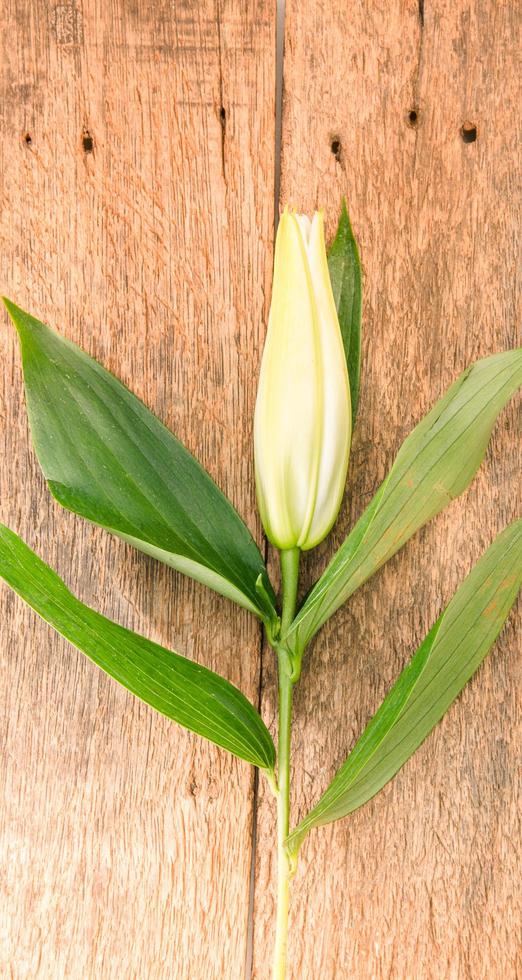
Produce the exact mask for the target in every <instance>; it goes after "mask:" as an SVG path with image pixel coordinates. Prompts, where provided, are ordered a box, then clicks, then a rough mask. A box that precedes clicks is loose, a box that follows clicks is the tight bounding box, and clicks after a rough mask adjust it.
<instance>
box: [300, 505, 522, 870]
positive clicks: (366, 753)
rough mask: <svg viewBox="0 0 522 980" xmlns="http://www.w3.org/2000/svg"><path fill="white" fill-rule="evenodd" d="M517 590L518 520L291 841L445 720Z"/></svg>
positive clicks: (359, 795)
mask: <svg viewBox="0 0 522 980" xmlns="http://www.w3.org/2000/svg"><path fill="white" fill-rule="evenodd" d="M521 585H522V520H518V521H515V522H514V523H513V524H511V525H509V527H507V528H506V529H505V530H504V531H503V532H502V534H500V535H499V536H498V537H497V538H496V540H495V541H494V542H493V544H492V545H491V547H490V548H488V550H487V551H486V553H485V554H484V555H483V556H482V558H481V559H480V560H479V561H478V562H477V564H476V565H475V567H474V568H473V569H472V571H471V572H470V574H469V575H468V577H467V578H466V579H465V581H464V582H463V583H462V585H461V586H460V588H459V589H458V591H457V592H456V593H455V595H454V596H453V599H452V600H451V602H450V603H449V605H448V606H447V607H446V609H445V611H444V612H443V614H442V616H441V617H440V618H439V619H438V620H437V622H436V623H435V625H434V626H433V627H432V629H431V630H430V632H429V633H428V635H427V637H426V639H425V640H424V642H423V643H422V644H421V646H420V647H419V649H418V650H417V652H416V653H415V654H414V656H413V658H412V660H411V662H410V663H409V665H408V666H407V667H406V669H405V670H404V671H403V672H402V674H401V675H400V677H399V679H398V681H397V682H396V684H395V685H394V687H393V688H392V689H391V691H390V693H389V694H388V695H387V697H386V698H385V699H384V701H383V703H382V704H381V706H380V708H379V709H378V711H377V713H376V714H375V715H374V717H373V718H372V720H371V721H370V723H369V725H368V726H367V728H366V729H365V731H364V732H363V734H362V735H361V737H360V739H359V741H358V742H357V743H356V745H355V747H354V748H353V749H352V751H351V753H350V755H349V756H348V758H347V760H346V762H345V763H344V765H343V766H341V768H340V769H339V771H338V772H337V774H336V775H335V776H334V778H333V780H332V782H331V783H330V785H329V787H328V789H327V790H326V791H325V793H324V794H323V796H322V797H321V799H320V800H319V802H318V803H317V805H316V806H315V807H314V808H313V810H311V812H310V813H309V814H308V816H306V817H305V818H304V820H303V821H302V822H301V823H300V824H299V826H298V827H297V828H296V830H295V831H294V832H293V833H292V834H291V835H290V837H289V839H288V846H289V849H290V851H292V852H293V853H295V852H296V851H297V850H298V848H299V845H300V843H301V841H302V840H303V838H304V836H305V835H306V834H307V833H308V831H309V830H310V829H311V828H312V827H317V826H320V825H321V824H326V823H330V822H331V821H332V820H339V819H340V818H341V817H345V816H346V815H347V814H349V813H351V812H352V811H353V810H356V809H357V808H358V807H360V806H362V805H363V804H364V803H366V802H367V801H368V800H370V799H371V798H372V796H374V795H375V794H376V793H377V792H378V791H379V790H380V789H381V788H382V787H383V786H384V785H385V783H387V782H388V780H389V779H391V778H392V776H394V775H395V773H396V772H397V771H398V770H399V769H400V768H401V766H402V765H404V763H405V762H406V760H407V759H409V758H410V756H411V755H413V753H414V752H415V750H416V749H417V748H418V746H419V745H420V744H421V742H422V741H423V740H424V739H425V738H426V736H427V735H428V734H429V732H430V731H431V729H432V728H433V727H434V726H435V725H436V724H437V722H438V721H440V719H441V718H442V716H443V715H444V714H445V712H446V711H447V710H448V708H449V706H450V705H451V703H452V702H453V701H454V700H455V698H456V697H457V695H458V694H459V692H460V691H461V690H462V688H463V687H464V685H465V684H466V682H467V681H468V680H469V678H470V677H471V675H472V674H473V673H474V671H475V670H476V669H477V667H478V666H479V664H480V663H481V662H482V660H483V659H484V657H485V656H486V654H487V653H488V651H489V650H490V649H491V647H492V645H493V643H494V642H495V640H496V638H497V636H498V634H499V632H500V630H501V629H502V626H503V624H504V622H505V620H506V617H507V615H508V613H509V610H510V609H511V606H512V604H513V602H514V600H515V598H516V596H517V593H518V590H519V589H520V586H521Z"/></svg>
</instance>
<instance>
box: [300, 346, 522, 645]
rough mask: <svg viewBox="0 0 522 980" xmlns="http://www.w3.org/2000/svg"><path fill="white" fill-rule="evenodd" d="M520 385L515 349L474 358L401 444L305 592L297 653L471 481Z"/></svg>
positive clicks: (519, 353) (520, 353)
mask: <svg viewBox="0 0 522 980" xmlns="http://www.w3.org/2000/svg"><path fill="white" fill-rule="evenodd" d="M521 383H522V349H518V350H512V351H506V352H504V353H502V354H493V355H492V356H491V357H486V358H484V360H481V361H477V362H476V363H475V364H473V365H472V366H471V367H470V368H468V369H467V371H465V372H464V373H463V374H462V375H461V376H460V378H458V380H457V381H456V382H455V383H454V384H453V385H452V386H451V388H450V389H449V390H448V391H447V393H446V394H445V395H444V397H443V398H441V399H440V401H439V402H437V404H436V405H435V407H434V408H433V409H432V410H431V412H429V414H428V415H426V417H425V418H424V419H423V420H422V421H421V422H420V423H419V425H417V427H416V428H415V429H414V430H413V431H412V432H411V434H410V435H409V436H408V438H407V439H406V441H405V442H404V443H403V445H402V446H401V449H400V450H399V453H398V455H397V458H396V460H395V463H394V464H393V466H392V469H391V471H390V473H389V474H388V476H387V478H386V479H385V480H384V483H383V484H382V485H381V487H380V488H379V490H378V491H377V494H376V496H375V497H374V499H373V500H372V502H371V503H370V505H369V507H368V508H367V509H366V511H365V512H364V513H363V515H362V517H361V518H360V520H359V521H358V522H357V524H356V525H355V527H354V528H353V530H352V532H351V533H350V534H349V535H348V537H347V538H346V540H345V541H344V543H343V544H342V545H341V547H340V548H339V550H338V551H337V553H336V554H335V555H334V557H333V559H332V561H331V562H330V564H329V565H328V567H327V568H326V570H325V572H324V573H323V575H322V576H321V578H320V579H319V581H318V582H317V583H316V585H315V586H314V588H313V589H312V591H311V592H310V593H309V595H308V596H307V598H306V600H305V602H304V604H303V606H302V607H301V609H300V611H299V613H298V615H297V616H296V618H295V620H294V622H293V624H292V626H291V627H290V629H289V631H288V632H287V634H286V637H285V642H286V644H287V646H288V647H289V649H290V650H291V651H292V653H293V654H294V655H297V656H300V655H301V654H302V652H303V650H304V648H305V647H306V645H307V644H308V643H309V642H310V640H311V639H312V637H313V636H314V635H315V633H316V632H317V630H318V629H319V628H320V627H321V626H322V624H323V623H324V622H325V621H326V620H327V619H328V618H329V617H330V616H331V615H332V614H333V613H334V612H335V611H336V610H337V609H339V607H340V606H341V605H342V604H343V603H344V602H345V601H346V600H347V599H348V598H349V596H351V595H352V593H353V592H355V590H356V589H357V588H358V587H359V586H360V585H362V584H363V582H366V580H367V579H369V578H370V576H371V575H373V574H374V572H376V571H377V569H379V568H380V567H381V566H382V565H383V564H384V563H385V562H386V561H388V559H389V558H391V556H392V555H394V554H395V553H396V552H397V551H398V550H399V548H401V547H402V545H403V544H404V543H405V542H406V541H407V540H408V538H410V537H411V536H412V534H414V533H415V531H417V530H418V529H419V528H420V527H422V525H423V524H425V523H426V521H428V520H430V518H432V517H434V516H435V514H438V513H439V512H440V511H441V510H442V509H443V508H444V507H445V506H446V505H447V504H449V503H450V502H451V501H452V500H453V499H454V498H455V497H457V496H458V495H459V494H460V493H462V491H463V490H465V489H466V487H467V486H468V485H469V483H470V482H471V480H472V478H473V476H474V475H475V473H476V471H477V469H478V467H479V466H480V463H481V461H482V459H483V457H484V453H485V451H486V447H487V444H488V440H489V437H490V435H491V430H492V428H493V425H494V423H495V420H496V418H497V416H498V415H499V413H500V412H501V410H502V408H503V407H504V405H505V404H506V402H507V401H508V399H509V398H510V397H511V396H512V395H513V393H514V392H515V391H516V389H517V388H518V387H519V385H520V384H521Z"/></svg>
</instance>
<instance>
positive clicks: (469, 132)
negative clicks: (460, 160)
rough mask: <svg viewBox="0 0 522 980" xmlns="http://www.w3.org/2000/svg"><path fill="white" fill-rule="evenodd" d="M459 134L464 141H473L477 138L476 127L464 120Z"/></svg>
mask: <svg viewBox="0 0 522 980" xmlns="http://www.w3.org/2000/svg"><path fill="white" fill-rule="evenodd" d="M460 135H461V136H462V139H463V141H464V143H474V142H475V140H476V138H477V127H476V126H474V125H473V123H469V122H465V123H464V125H463V127H462V129H461V131H460Z"/></svg>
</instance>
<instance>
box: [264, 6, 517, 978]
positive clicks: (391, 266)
mask: <svg viewBox="0 0 522 980" xmlns="http://www.w3.org/2000/svg"><path fill="white" fill-rule="evenodd" d="M421 12H422V15H423V16H422V17H421V16H420V13H421ZM519 30H520V8H519V7H518V6H517V5H515V4H511V3H502V4H487V3H481V2H459V3H450V2H449V0H437V2H433V0H426V2H425V3H424V4H423V5H422V6H421V7H420V8H419V5H418V4H417V3H399V2H392V3H390V4H368V3H363V2H359V0H354V2H353V3H350V4H341V3H337V2H335V0H326V2H325V3H321V4H302V3H298V2H297V0H287V4H286V34H285V42H286V43H285V61H284V90H285V96H284V111H283V150H282V185H281V186H282V194H281V198H282V202H286V201H289V202H292V203H293V204H294V205H295V206H297V207H299V208H301V209H304V210H308V211H310V210H311V209H312V208H314V207H316V206H318V205H322V206H324V207H325V208H326V209H327V217H328V222H329V228H330V233H333V231H334V225H335V219H336V215H337V213H338V209H339V203H340V197H341V195H342V194H343V193H344V194H346V195H347V198H348V202H349V206H350V210H351V213H352V216H353V221H354V227H355V231H356V234H357V236H358V239H359V242H360V246H361V252H362V260H363V266H364V354H363V372H362V398H361V404H360V408H359V418H358V422H357V429H356V433H355V439H354V445H353V457H352V458H353V462H352V466H351V474H350V478H349V487H348V492H347V498H346V507H345V509H344V512H343V514H342V517H341V519H340V521H339V523H338V525H337V527H336V529H335V531H334V533H333V535H332V537H331V538H330V539H329V540H328V541H327V542H326V543H325V544H324V545H323V546H321V548H320V549H319V551H318V552H317V553H314V555H313V556H310V557H309V558H308V559H307V561H306V565H305V568H306V580H307V583H308V584H309V583H311V582H312V580H314V579H315V577H316V576H317V574H318V573H319V572H320V571H321V570H322V568H323V567H324V565H325V563H326V561H327V559H328V557H329V556H330V555H331V553H332V551H333V549H334V547H335V545H336V544H338V543H340V541H341V540H342V538H343V537H344V535H345V534H346V531H347V529H348V528H349V526H350V525H351V523H352V522H353V520H354V519H355V517H356V516H357V515H358V514H359V513H360V512H361V510H362V508H363V506H364V505H366V504H367V503H368V501H369V499H370V498H371V496H372V495H373V493H374V491H375V490H376V488H377V486H378V484H379V482H380V480H381V479H382V478H383V476H384V475H385V473H386V471H387V469H388V468H389V466H390V464H391V462H392V460H393V457H394V455H395V453H396V451H397V449H398V447H399V445H400V444H401V442H402V441H403V439H404V437H405V436H406V434H407V433H408V432H409V431H410V429H411V427H412V425H413V424H414V423H415V422H416V421H417V420H418V419H419V418H420V417H421V416H422V414H423V413H424V412H425V411H426V410H427V409H428V408H429V406H430V405H431V404H432V403H433V402H434V400H435V399H436V398H437V397H438V396H439V394H440V393H441V392H442V391H443V390H444V389H445V388H446V387H447V386H448V384H449V383H450V382H451V381H452V380H453V379H454V378H455V377H456V375H457V374H458V373H459V372H460V371H461V370H462V369H463V368H464V367H465V366H466V365H467V364H469V363H470V361H472V360H474V359H476V358H477V357H479V356H481V355H484V354H488V353H490V352H492V351H496V350H502V349H505V348H507V347H509V346H513V345H514V344H515V343H516V342H517V340H518V341H519V340H520V335H518V337H517V324H519V323H520V306H519V303H520V289H519V286H520V283H519V281H518V282H517V278H519V273H520V251H519V240H518V237H517V235H518V228H519V223H520V203H521V201H520V186H521V185H520V177H521V173H520V155H519V146H520V114H519V106H520V81H519V79H520V74H519V72H518V71H517V66H516V51H517V44H516V43H515V40H514V39H515V38H517V37H519ZM412 112H414V113H416V118H415V117H413V116H412V117H411V119H410V113H412ZM466 123H468V124H470V127H472V126H476V128H477V139H476V141H475V142H468V143H465V142H464V141H463V139H462V135H461V127H462V126H463V125H464V124H466ZM470 127H468V129H469V128H470ZM337 144H339V145H337ZM517 287H518V290H517ZM516 419H517V416H516V405H515V404H512V405H511V406H510V408H509V410H508V411H506V412H504V414H503V415H502V418H501V421H500V423H499V425H498V426H497V428H496V431H495V434H494V438H493V442H492V446H491V447H490V449H489V451H488V455H487V461H486V463H485V465H484V466H483V468H482V470H481V472H480V475H479V477H478V478H477V479H476V480H475V482H474V484H473V486H472V488H471V489H470V490H469V492H467V493H466V494H465V495H464V497H463V498H462V499H461V500H459V501H457V502H455V503H453V504H452V506H451V507H450V509H449V510H448V511H447V512H446V513H445V514H444V515H443V516H442V517H440V518H438V519H437V520H436V521H435V522H433V524H432V525H430V526H429V527H428V528H427V529H426V530H424V531H423V532H421V533H420V534H419V535H417V537H416V538H415V540H414V541H413V542H412V543H411V544H409V545H408V546H407V547H406V548H405V549H404V551H403V552H402V553H401V554H400V555H399V556H398V557H396V558H394V559H393V560H392V561H391V562H390V563H389V564H388V565H387V566H386V568H385V569H384V570H383V571H382V572H381V573H380V574H379V575H378V576H376V578H375V579H374V580H372V581H371V582H370V583H368V585H367V586H366V587H364V588H363V589H361V590H360V591H359V593H358V594H356V596H354V598H353V600H351V601H350V603H349V605H348V607H347V608H345V609H343V610H342V611H340V612H339V613H338V614H337V616H336V617H335V618H334V620H333V621H332V622H331V623H330V624H329V625H328V626H327V627H326V628H325V629H323V631H322V632H321V633H320V635H319V637H318V638H317V640H316V642H315V643H314V646H313V649H312V650H311V651H310V653H309V655H308V658H307V660H306V665H305V669H304V674H303V677H302V681H301V684H300V687H299V689H298V692H297V697H296V724H295V741H294V754H293V759H294V766H295V769H294V773H295V782H294V787H295V791H294V799H293V813H294V821H295V820H297V819H298V818H299V817H300V816H302V815H303V814H304V813H305V812H306V811H307V809H308V808H309V807H310V805H311V804H312V803H313V802H314V801H315V800H316V799H317V798H318V796H319V794H320V792H321V790H322V789H323V788H324V787H325V786H326V784H327V782H328V781H329V778H330V777H331V775H332V774H333V772H334V771H335V769H336V768H337V767H338V765H339V764H340V763H341V762H342V761H343V759H344V758H345V756H346V754H347V751H348V749H349V748H350V746H351V745H352V744H353V742H354V740H355V738H356V736H357V735H358V733H359V732H360V731H361V729H362V728H363V726H364V724H365V722H366V721H367V719H368V718H369V716H370V714H371V713H372V712H373V710H374V709H375V708H376V706H377V705H378V703H379V702H380V700H381V699H382V697H383V695H384V694H385V692H386V690H387V688H388V687H389V685H390V682H391V681H392V680H393V679H394V678H395V677H396V675H397V674H398V672H399V670H400V669H401V667H402V666H403V664H404V663H405V662H406V660H407V659H408V658H409V656H410V654H411V652H412V651H413V649H414V648H415V647H416V645H417V644H418V642H419V641H420V640H421V639H422V637H423V636H424V635H425V633H426V631H427V629H428V627H429V626H430V625H431V623H432V622H433V621H434V619H435V617H436V616H437V614H438V612H439V611H440V609H441V608H442V606H443V604H444V603H445V602H446V601H447V600H448V598H449V597H450V596H451V594H452V592H453V591H454V589H455V587H456V586H457V584H458V583H459V582H460V581H461V580H462V579H463V577H464V576H465V574H466V572H467V571H468V570H469V568H470V567H471V565H472V563H473V562H474V561H475V560H476V558H477V557H478V556H479V554H480V553H481V552H482V551H483V550H484V549H485V547H486V546H487V544H488V543H489V542H490V541H491V540H492V539H493V537H494V535H495V534H496V533H497V532H498V531H499V530H500V529H501V528H503V527H504V526H505V524H506V523H507V522H508V521H509V520H510V519H511V518H512V517H513V516H514V515H515V514H516V513H517V510H518V509H519V507H520V490H519V455H520V454H519V442H518V440H517V434H518V433H519V430H518V429H517V427H516ZM517 625H520V620H518V623H517V618H516V616H515V615H512V616H511V619H510V621H509V626H508V627H507V629H506V630H505V632H504V633H503V636H502V639H501V640H500V642H499V643H498V644H497V646H496V649H495V652H494V653H493V655H492V656H491V658H490V659H489V660H488V661H487V662H486V664H485V665H484V666H483V667H482V668H481V670H480V671H479V673H478V674H477V676H476V677H475V678H474V679H473V681H472V682H471V684H470V685H469V686H468V688H467V689H466V690H465V692H464V694H463V695H462V696H461V698H460V699H459V701H458V703H457V704H456V705H455V706H454V707H453V708H452V710H451V711H450V713H449V715H448V716H447V717H446V719H445V720H444V722H443V723H442V724H441V725H440V726H439V727H438V728H437V730H436V731H435V733H434V734H433V735H432V736H431V737H430V738H429V739H428V740H427V741H426V742H425V744H424V745H423V747H422V748H421V749H420V751H419V752H418V753H417V755H416V756H415V758H414V759H413V760H412V761H411V762H410V763H409V764H408V765H407V766H406V767H405V768H404V770H403V771H402V772H401V773H400V775H399V776H398V777H397V778H396V779H395V780H394V781H393V782H392V783H391V784H390V785H389V786H388V787H387V788H386V789H385V790H384V791H383V792H382V793H381V794H380V795H378V796H377V797H376V799H375V800H374V801H373V802H371V803H370V804H369V805H368V806H366V807H365V808H364V809H362V810H361V811H360V812H358V813H357V814H355V815H354V816H353V817H352V818H351V819H348V820H345V821H343V822H341V823H338V824H337V825H333V826H332V827H330V828H325V829H321V830H316V831H314V832H312V834H311V836H310V837H309V838H308V841H307V842H306V843H305V845H304V847H303V851H302V857H301V860H300V866H299V871H298V874H297V877H296V879H295V883H294V894H293V902H292V913H291V924H292V939H291V960H292V969H291V970H290V977H291V978H293V980H297V978H299V980H319V978H320V980H330V978H332V980H333V978H341V977H342V978H348V977H350V978H355V977H357V978H380V977H392V978H400V980H404V978H413V977H415V978H423V980H424V978H430V980H431V978H434V980H435V978H437V980H439V978H440V980H443V978H444V980H447V978H451V980H453V978H455V980H457V978H459V980H460V978H467V977H470V978H471V977H473V980H478V978H486V977H487V978H497V977H498V978H500V977H502V978H508V977H509V978H510V980H515V977H517V976H520V975H521V972H522V964H521V962H520V958H519V957H520V950H521V949H522V943H521V934H520V922H521V915H520V913H521V900H520V891H519V889H518V886H517V880H518V878H519V869H520V866H521V859H522V855H521V844H520V842H521V833H520V831H521V821H520V785H519V776H520V771H521V765H520V761H521V760H520V727H521V726H520V721H521V708H522V699H521V697H522V696H521V693H520V692H521V686H520V679H521V678H520V662H519V661H517V650H518V647H517V643H516V640H515V628H516V626H517ZM269 665H270V661H269V660H267V669H266V670H265V677H264V695H263V697H264V705H265V714H266V716H267V717H270V716H271V715H272V714H273V711H274V703H275V686H274V682H275V678H274V670H273V667H271V666H269ZM272 834H273V808H272V804H271V800H270V798H269V797H268V798H267V795H266V794H265V793H263V792H262V793H261V797H260V808H259V826H258V839H259V841H260V845H259V847H258V851H257V880H256V892H255V895H256V902H255V912H256V914H255V923H256V932H255V949H254V976H255V977H256V978H258V980H261V978H266V977H268V976H269V963H268V961H267V954H266V951H267V949H269V948H270V944H271V941H272V922H273V919H272V913H273V882H274V870H275V867H274V865H275V862H274V858H273V854H272V853H271V851H269V850H268V848H267V847H266V846H264V842H265V841H267V840H268V839H269V838H270V836H271V835H272Z"/></svg>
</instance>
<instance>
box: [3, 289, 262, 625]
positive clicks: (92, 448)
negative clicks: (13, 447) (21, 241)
mask: <svg viewBox="0 0 522 980" xmlns="http://www.w3.org/2000/svg"><path fill="white" fill-rule="evenodd" d="M5 304H6V306H7V309H8V311H9V314H10V316H11V318H12V320H13V323H14V324H15V327H16V328H17V330H18V333H19V335H20V341H21V345H22V359H23V366H24V377H25V386H26V392H27V407H28V413H29V420H30V423H31V431H32V435H33V440H34V445H35V449H36V453H37V456H38V459H39V462H40V465H41V467H42V470H43V472H44V475H45V477H46V479H47V481H48V484H49V488H50V490H51V493H52V494H53V496H54V497H55V498H56V500H58V501H59V503H61V504H62V505H63V506H64V507H67V508H68V509H69V510H72V511H74V512H75V513H76V514H81V515H82V516H83V517H87V518H88V519H89V520H91V521H94V522H95V523H96V524H100V525H102V527H105V528H107V530H109V531H112V532H113V533H114V534H117V535H118V536H119V537H121V538H123V539H124V540H126V541H129V542H130V543H131V544H133V545H134V546H135V547H137V548H139V549H140V550H141V551H144V552H146V553H147V554H149V555H152V556H153V557H154V558H157V559H159V560H160V561H163V562H165V563H166V564H167V565H171V566H172V567H173V568H175V569H177V570H178V571H180V572H183V573H184V574H185V575H189V576H191V577H192V578H194V579H197V580H198V581H199V582H203V583H204V584H205V585H208V586H210V588H213V589H215V590H216V592H219V593H221V594H222V595H225V596H227V597H228V598H230V599H233V600H234V601H235V602H237V603H239V605H241V606H245V607H246V608H247V609H250V610H251V611H252V612H254V613H256V614H257V615H259V616H261V617H262V618H263V619H265V620H266V621H271V622H274V621H275V620H276V612H275V598H274V593H273V590H272V587H271V585H270V582H269V580H268V576H267V573H266V568H265V565H264V562H263V560H262V558H261V555H260V553H259V550H258V548H257V546H256V544H255V542H254V540H253V538H252V536H251V534H250V532H249V531H248V529H247V528H246V526H245V525H244V523H243V521H242V520H241V518H240V517H239V515H238V514H237V513H236V511H235V510H234V508H233V507H232V504H231V503H230V502H229V501H228V500H227V498H226V497H225V496H224V494H223V493H221V491H220V490H219V489H218V487H217V486H216V484H215V483H214V482H213V480H211V478H210V476H209V475H208V473H206V472H205V470H204V469H203V468H202V467H201V466H200V465H199V463H198V462H197V461H196V460H195V459H194V457H193V456H191V454H190V453H189V452H188V450H187V449H185V447H184V446H183V445H182V444H181V443H180V442H179V441H178V440H177V439H176V438H175V437H174V436H173V435H172V433H170V432H169V431H168V429H166V428H165V426H164V425H162V424H161V422H160V421H159V420H158V419H157V418H156V417H155V416H154V415H153V414H152V413H151V412H149V410H148V409H147V408H146V407H145V405H144V404H143V402H141V401H140V400H139V399H138V398H136V396H135V395H133V394H132V393H131V392H130V391H129V390H128V389H127V388H125V386H124V385H122V384H121V383H120V382H119V381H117V379H116V378H115V377H114V376H113V375H112V374H110V373H109V372H108V371H106V370H105V368H103V367H101V365H99V364H98V363H97V362H96V361H94V360H92V358H90V357H88V356H87V354H85V353H84V352H83V351H82V350H80V348H79V347H77V346H76V345H75V344H72V343H71V342H70V341H68V340H65V338H63V337H60V336H59V335H58V334H57V333H55V332H54V331H53V330H50V329H49V327H46V326H45V325H44V324H43V323H40V321H39V320H35V318H34V317H32V316H30V315H29V314H28V313H24V312H23V311H22V310H20V309H19V308H18V307H17V306H15V305H14V304H13V303H11V302H9V301H8V300H5ZM259 577H261V583H262V588H258V587H256V582H257V580H258V578H259Z"/></svg>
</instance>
